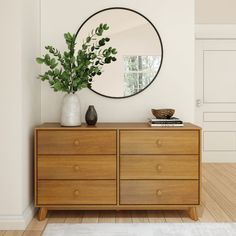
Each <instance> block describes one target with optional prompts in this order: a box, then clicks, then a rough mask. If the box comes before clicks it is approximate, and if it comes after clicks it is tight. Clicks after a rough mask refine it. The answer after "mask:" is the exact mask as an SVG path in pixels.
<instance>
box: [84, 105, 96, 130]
mask: <svg viewBox="0 0 236 236" xmlns="http://www.w3.org/2000/svg"><path fill="white" fill-rule="evenodd" d="M85 120H86V123H87V124H88V125H95V124H96V123H97V120H98V116H97V112H96V110H95V108H94V106H93V105H90V106H89V107H88V110H87V112H86V114H85Z"/></svg>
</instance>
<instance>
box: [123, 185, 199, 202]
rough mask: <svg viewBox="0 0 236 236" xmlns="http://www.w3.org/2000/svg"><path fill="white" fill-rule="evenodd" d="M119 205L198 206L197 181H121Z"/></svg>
mask: <svg viewBox="0 0 236 236" xmlns="http://www.w3.org/2000/svg"><path fill="white" fill-rule="evenodd" d="M120 204H144V205H145V204H149V205H150V204H162V205H163V204H176V205H178V204H199V199H198V180H121V183H120Z"/></svg>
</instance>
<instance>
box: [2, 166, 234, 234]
mask: <svg viewBox="0 0 236 236" xmlns="http://www.w3.org/2000/svg"><path fill="white" fill-rule="evenodd" d="M202 176H203V177H202V204H201V206H200V207H199V208H198V209H197V211H198V215H199V222H236V164H215V163H214V164H213V163H209V164H203V168H202ZM64 222H65V223H163V222H179V223H180V222H184V223H185V222H186V223H187V222H188V223H189V222H191V223H194V222H195V221H193V220H191V219H190V218H189V216H188V214H187V212H186V211H49V214H48V216H47V219H46V220H44V221H38V220H37V218H36V217H34V218H33V219H32V221H31V222H30V224H29V225H28V227H27V228H26V230H25V231H0V236H22V235H24V236H38V235H41V234H42V232H43V231H44V229H45V227H46V225H47V224H48V223H64Z"/></svg>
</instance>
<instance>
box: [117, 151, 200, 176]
mask: <svg viewBox="0 0 236 236" xmlns="http://www.w3.org/2000/svg"><path fill="white" fill-rule="evenodd" d="M198 162H199V156H197V155H165V156H164V155H121V158H120V178H121V179H198V178H199V176H198V174H199V171H198Z"/></svg>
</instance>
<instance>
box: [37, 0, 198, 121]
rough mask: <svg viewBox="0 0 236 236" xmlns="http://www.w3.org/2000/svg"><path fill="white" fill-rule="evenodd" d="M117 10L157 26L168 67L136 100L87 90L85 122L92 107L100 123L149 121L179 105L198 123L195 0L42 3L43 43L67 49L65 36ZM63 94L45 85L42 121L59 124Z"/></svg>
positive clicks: (82, 94)
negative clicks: (155, 112) (123, 9)
mask: <svg viewBox="0 0 236 236" xmlns="http://www.w3.org/2000/svg"><path fill="white" fill-rule="evenodd" d="M55 6H56V7H55ZM114 6H121V7H128V8H132V9H134V10H136V11H139V12H140V13H142V14H143V15H145V16H146V17H148V18H149V19H150V20H151V21H152V22H153V24H154V25H155V26H156V28H157V30H158V31H159V33H160V35H161V37H162V41H163V46H164V61H163V65H162V68H161V71H160V73H159V75H158V77H157V79H156V80H155V82H154V83H153V84H152V85H151V86H150V87H149V88H148V89H146V90H145V91H144V92H142V93H140V94H139V95H136V96H134V97H131V98H127V99H121V100H119V99H108V98H104V97H101V96H99V95H97V94H95V93H93V92H91V91H89V90H87V89H84V90H82V91H81V92H79V95H80V99H81V104H82V111H83V118H84V113H85V111H86V109H87V106H88V105H89V104H94V105H95V108H96V110H97V112H98V117H99V121H100V122H101V121H108V122H112V121H119V122H122V121H146V119H147V117H149V116H150V115H151V114H150V109H151V108H154V107H173V108H175V109H176V115H177V116H179V117H181V118H182V119H184V120H186V121H193V113H194V112H193V110H194V102H193V99H194V95H193V94H194V87H193V82H194V1H193V0H178V1H173V0H165V1H162V0H147V1H140V0H132V1H126V0H120V1H116V0H110V1H105V0H100V1H95V0H87V1H82V0H69V1H68V0H64V1H63V0H61V1H57V0H50V1H47V0H42V5H41V19H42V20H41V43H42V45H47V44H49V45H54V46H56V47H57V48H58V49H60V50H64V48H65V44H64V39H63V33H64V32H68V31H69V32H76V31H77V29H78V27H79V26H80V25H81V23H82V22H83V21H84V20H85V19H86V18H87V17H89V16H90V15H91V14H93V13H95V12H96V11H98V10H101V9H103V8H107V7H114ZM65 14H66V17H64V16H65ZM108 23H109V22H108ZM121 23H122V22H121ZM123 23H125V22H123ZM111 40H112V39H111ZM43 53H45V51H44V50H42V54H43ZM62 96H63V94H60V93H54V92H53V90H51V89H50V88H49V86H48V84H47V83H43V84H42V91H41V117H42V122H46V121H47V122H50V121H59V117H60V105H61V99H62Z"/></svg>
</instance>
